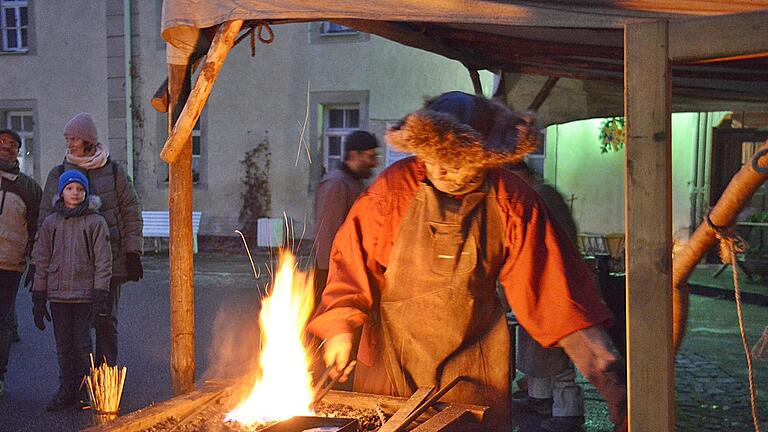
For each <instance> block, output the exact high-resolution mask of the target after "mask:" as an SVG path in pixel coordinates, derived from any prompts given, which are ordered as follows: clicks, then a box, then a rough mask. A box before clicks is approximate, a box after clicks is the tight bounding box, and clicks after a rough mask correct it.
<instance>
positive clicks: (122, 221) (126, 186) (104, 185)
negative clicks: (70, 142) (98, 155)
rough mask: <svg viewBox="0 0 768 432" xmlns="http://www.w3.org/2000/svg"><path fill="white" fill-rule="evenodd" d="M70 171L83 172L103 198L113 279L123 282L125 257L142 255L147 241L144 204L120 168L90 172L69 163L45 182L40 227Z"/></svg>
mask: <svg viewBox="0 0 768 432" xmlns="http://www.w3.org/2000/svg"><path fill="white" fill-rule="evenodd" d="M70 169H77V170H80V171H82V172H83V173H84V174H85V175H86V176H87V177H88V182H89V184H90V193H91V194H92V195H98V196H99V198H101V201H102V206H101V209H100V210H99V213H100V214H101V215H102V216H103V217H104V219H105V220H106V221H107V226H109V238H110V241H111V243H112V276H114V277H117V278H121V279H123V280H124V279H125V277H126V276H127V275H128V273H127V270H126V258H125V256H126V254H128V253H135V254H141V252H142V250H143V248H144V238H143V237H142V227H143V221H142V218H141V203H140V202H139V197H138V195H137V194H136V189H134V187H133V182H132V181H131V179H130V178H129V177H128V174H127V173H126V172H125V170H124V169H123V167H122V166H121V165H120V164H118V163H116V162H113V161H111V160H109V161H108V162H107V164H106V165H104V166H103V167H101V168H97V169H93V170H87V171H86V170H84V169H82V168H79V167H78V166H76V165H73V164H71V163H69V162H66V161H65V162H64V163H63V164H62V165H58V166H55V167H53V169H51V171H50V172H49V173H48V179H47V180H46V182H45V188H44V190H43V200H42V205H41V207H40V217H39V219H38V226H40V225H42V223H43V221H44V220H45V218H46V217H48V215H49V214H51V213H52V212H53V206H52V202H53V201H52V199H53V197H54V196H55V195H56V194H57V190H58V186H59V176H60V175H61V173H63V172H64V171H66V170H70Z"/></svg>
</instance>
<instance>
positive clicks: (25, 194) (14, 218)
mask: <svg viewBox="0 0 768 432" xmlns="http://www.w3.org/2000/svg"><path fill="white" fill-rule="evenodd" d="M20 145H21V137H20V136H19V134H17V133H16V132H14V131H12V130H9V129H2V130H0V397H2V396H3V394H4V393H5V373H6V371H7V367H8V358H9V356H10V350H11V343H12V342H13V333H14V330H13V319H12V315H13V313H14V310H15V304H16V293H17V292H18V289H19V281H20V279H21V275H22V272H23V271H24V266H25V264H26V262H27V258H28V256H29V252H30V251H31V248H32V244H33V241H34V238H35V232H36V231H37V215H38V211H39V209H40V196H41V195H42V191H41V190H40V186H38V184H37V183H35V181H34V180H32V178H31V177H29V176H27V175H26V174H24V173H22V172H21V171H20V169H19V160H18V156H19V146H20Z"/></svg>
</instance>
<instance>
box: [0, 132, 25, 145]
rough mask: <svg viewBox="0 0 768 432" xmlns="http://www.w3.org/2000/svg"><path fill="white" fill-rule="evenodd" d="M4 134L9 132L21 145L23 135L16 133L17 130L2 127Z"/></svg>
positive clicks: (0, 133)
mask: <svg viewBox="0 0 768 432" xmlns="http://www.w3.org/2000/svg"><path fill="white" fill-rule="evenodd" d="M2 134H8V135H10V136H11V138H13V139H14V140H15V141H16V142H17V143H19V145H21V136H20V135H19V134H17V133H16V131H14V130H11V129H0V135H2Z"/></svg>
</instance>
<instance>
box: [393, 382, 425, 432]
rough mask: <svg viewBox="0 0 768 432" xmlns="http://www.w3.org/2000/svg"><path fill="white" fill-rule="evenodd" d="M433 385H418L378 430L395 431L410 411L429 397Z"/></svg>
mask: <svg viewBox="0 0 768 432" xmlns="http://www.w3.org/2000/svg"><path fill="white" fill-rule="evenodd" d="M434 389H435V388H434V387H419V389H418V390H416V392H415V393H413V394H412V395H411V397H410V398H408V401H407V402H405V404H403V406H402V407H400V409H399V410H397V412H396V413H395V415H393V416H392V417H390V418H389V420H387V422H386V423H384V425H383V426H381V428H380V429H379V432H395V431H397V430H398V429H399V428H400V426H401V425H402V423H403V422H404V421H405V420H406V419H407V418H408V416H409V415H411V413H412V412H413V411H414V410H415V409H416V408H418V407H419V405H421V404H422V403H423V402H424V401H425V400H427V399H428V398H429V395H430V394H431V393H432V391H433V390H434Z"/></svg>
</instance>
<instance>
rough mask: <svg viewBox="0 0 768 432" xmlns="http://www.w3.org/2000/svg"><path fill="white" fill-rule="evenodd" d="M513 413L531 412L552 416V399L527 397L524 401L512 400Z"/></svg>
mask: <svg viewBox="0 0 768 432" xmlns="http://www.w3.org/2000/svg"><path fill="white" fill-rule="evenodd" d="M512 412H529V413H536V414H545V415H551V414H552V398H548V399H538V398H534V397H530V396H526V397H524V398H522V399H512Z"/></svg>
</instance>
